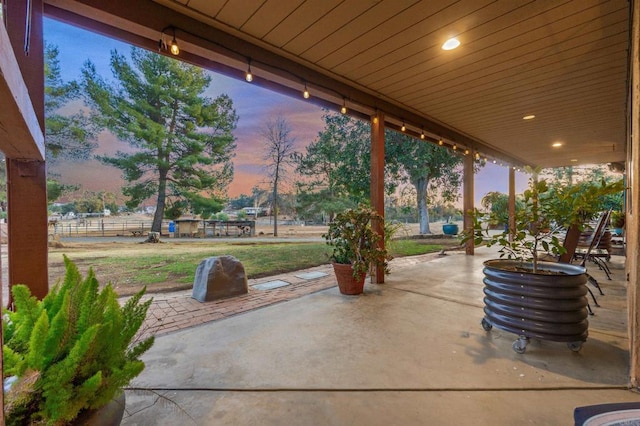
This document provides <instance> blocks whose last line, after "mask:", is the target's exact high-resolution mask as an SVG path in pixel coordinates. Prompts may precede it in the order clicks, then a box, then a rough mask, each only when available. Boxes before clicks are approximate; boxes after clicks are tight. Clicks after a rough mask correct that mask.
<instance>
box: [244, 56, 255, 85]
mask: <svg viewBox="0 0 640 426" xmlns="http://www.w3.org/2000/svg"><path fill="white" fill-rule="evenodd" d="M244 79H245V80H247V82H249V83H251V82H252V81H253V74H252V73H251V59H249V60H248V61H247V73H246V74H245V75H244Z"/></svg>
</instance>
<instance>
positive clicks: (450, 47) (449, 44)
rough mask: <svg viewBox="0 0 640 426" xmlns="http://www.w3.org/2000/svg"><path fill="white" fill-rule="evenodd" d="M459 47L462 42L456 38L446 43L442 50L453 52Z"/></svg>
mask: <svg viewBox="0 0 640 426" xmlns="http://www.w3.org/2000/svg"><path fill="white" fill-rule="evenodd" d="M458 46H460V40H458V39H457V38H455V37H452V38H450V39H449V40H447V41H445V42H444V44H443V45H442V50H453V49H455V48H456V47H458Z"/></svg>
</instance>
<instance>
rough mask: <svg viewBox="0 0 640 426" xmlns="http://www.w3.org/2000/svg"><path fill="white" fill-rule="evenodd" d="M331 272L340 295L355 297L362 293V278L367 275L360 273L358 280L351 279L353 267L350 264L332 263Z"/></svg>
mask: <svg viewBox="0 0 640 426" xmlns="http://www.w3.org/2000/svg"><path fill="white" fill-rule="evenodd" d="M333 271H334V272H335V274H336V279H337V280H338V288H339V289H340V293H342V294H347V295H350V296H355V295H358V294H362V292H363V291H364V278H365V276H366V275H367V274H366V273H362V274H361V276H360V277H359V278H354V277H353V267H352V266H351V265H350V264H342V263H334V264H333Z"/></svg>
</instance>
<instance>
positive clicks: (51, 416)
mask: <svg viewBox="0 0 640 426" xmlns="http://www.w3.org/2000/svg"><path fill="white" fill-rule="evenodd" d="M64 261H65V265H66V275H65V278H64V280H63V281H62V283H59V284H58V285H56V286H55V287H54V288H52V289H51V291H50V292H49V293H48V294H47V296H46V297H45V298H44V299H43V300H41V301H39V300H37V299H36V298H35V297H33V296H31V294H30V292H29V289H28V288H27V287H26V286H24V285H16V286H14V287H13V288H12V294H13V298H14V301H15V311H12V312H11V311H7V312H5V314H4V316H3V332H4V336H3V338H4V345H3V354H4V378H5V389H7V388H9V389H8V391H6V393H5V407H4V408H5V416H6V417H5V420H6V422H7V424H9V425H23V424H47V425H64V424H74V423H73V422H74V421H76V419H77V417H78V416H79V415H81V414H84V413H85V412H87V411H89V410H95V409H99V408H100V407H103V406H105V405H107V404H108V403H110V401H112V400H113V399H114V397H117V396H119V395H121V394H122V392H123V390H122V389H123V387H124V386H126V385H128V383H129V382H130V381H131V379H133V378H134V377H136V376H137V375H138V374H140V373H141V372H142V370H143V369H144V363H143V362H142V361H141V360H140V359H139V357H140V356H141V355H142V354H143V353H144V352H145V351H147V350H148V349H149V348H150V347H151V345H152V344H153V337H149V338H146V339H144V340H137V339H136V336H137V334H138V331H139V329H140V326H141V325H142V323H143V321H144V319H145V317H146V313H147V309H148V308H149V305H150V304H151V301H152V300H151V299H149V300H147V301H146V302H144V303H141V297H142V295H143V293H144V290H142V291H141V292H139V293H138V294H136V295H135V296H133V297H131V298H130V299H129V300H128V301H127V302H126V303H125V304H124V306H120V304H119V303H118V298H117V295H116V293H115V291H114V290H113V288H112V287H111V285H110V284H109V285H107V286H106V287H104V289H102V290H101V291H100V290H99V285H98V281H97V279H96V277H95V275H94V273H93V271H92V270H90V271H89V273H88V274H87V276H86V278H83V277H82V276H81V274H80V272H79V271H78V268H77V267H76V265H75V264H74V263H73V262H71V261H70V260H69V259H68V258H67V257H66V256H65V258H64ZM120 404H121V405H122V408H123V409H124V405H123V404H124V400H122V402H120ZM121 417H122V414H121V413H120V418H121ZM118 422H119V420H118Z"/></svg>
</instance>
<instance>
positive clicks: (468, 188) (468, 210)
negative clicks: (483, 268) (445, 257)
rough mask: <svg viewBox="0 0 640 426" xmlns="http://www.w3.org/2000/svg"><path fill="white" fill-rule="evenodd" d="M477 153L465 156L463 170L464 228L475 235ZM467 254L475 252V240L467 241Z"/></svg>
mask: <svg viewBox="0 0 640 426" xmlns="http://www.w3.org/2000/svg"><path fill="white" fill-rule="evenodd" d="M474 155H475V153H474V152H470V153H469V154H467V155H465V156H464V169H463V183H462V185H463V189H462V209H463V210H464V222H463V226H462V227H463V228H464V230H465V231H466V232H468V233H470V234H472V233H473V218H472V216H471V215H472V213H473V209H474V207H475V203H474V200H473V197H474V195H473V185H474V182H473V158H474ZM465 252H466V254H468V255H473V254H474V252H475V249H474V243H473V238H469V240H468V241H467V244H466V247H465Z"/></svg>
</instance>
